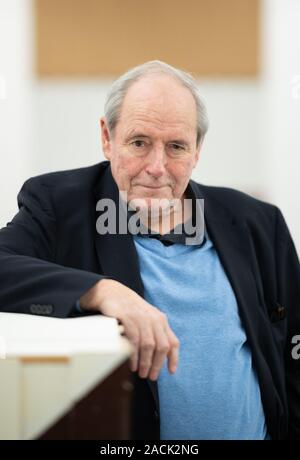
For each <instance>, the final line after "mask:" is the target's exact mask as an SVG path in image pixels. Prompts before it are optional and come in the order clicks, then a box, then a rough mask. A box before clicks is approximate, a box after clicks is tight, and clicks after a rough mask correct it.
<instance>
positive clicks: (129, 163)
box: [115, 156, 143, 182]
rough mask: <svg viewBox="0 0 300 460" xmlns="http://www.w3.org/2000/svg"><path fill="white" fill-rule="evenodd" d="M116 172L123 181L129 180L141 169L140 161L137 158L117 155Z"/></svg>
mask: <svg viewBox="0 0 300 460" xmlns="http://www.w3.org/2000/svg"><path fill="white" fill-rule="evenodd" d="M115 166H116V173H117V175H118V176H119V177H120V178H122V180H123V181H126V182H129V181H130V180H131V179H132V178H134V177H135V176H137V175H138V174H139V173H140V171H141V170H142V168H143V166H142V162H141V161H140V160H139V159H137V158H130V157H128V156H127V157H126V158H125V157H123V156H119V158H118V160H117V162H116V165H115Z"/></svg>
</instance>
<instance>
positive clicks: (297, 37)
mask: <svg viewBox="0 0 300 460" xmlns="http://www.w3.org/2000/svg"><path fill="white" fill-rule="evenodd" d="M262 2H263V18H262V45H263V46H262V68H263V73H262V77H261V78H258V79H248V80H247V79H232V80H228V79H226V80H222V79H212V80H207V79H206V80H200V81H199V85H200V88H201V92H202V94H203V97H204V99H205V101H206V104H207V108H208V113H209V118H210V130H209V132H208V135H207V138H206V141H205V143H204V146H203V150H202V156H201V159H200V162H199V165H198V168H197V170H196V171H195V172H194V174H193V177H194V178H195V179H196V180H198V181H199V182H203V183H205V184H215V185H226V186H230V187H234V188H238V189H240V190H243V191H245V192H248V193H251V194H253V195H255V196H257V197H259V198H262V199H265V200H267V201H270V202H273V203H275V204H277V205H279V206H280V207H281V209H282V211H283V213H284V215H285V217H286V219H287V222H288V224H289V227H290V229H291V231H292V234H293V237H294V239H295V241H296V244H297V246H298V248H299V247H300V213H299V205H298V199H297V195H299V189H298V182H299V166H300V165H299V152H300V136H298V129H297V128H298V124H299V120H300V116H299V115H300V49H299V46H300V28H299V27H298V25H299V23H300V11H299V8H300V1H299V0H262ZM32 22H33V20H32V2H31V0H0V56H1V60H0V76H2V77H4V79H5V80H6V82H7V95H6V98H3V97H2V99H1V78H0V130H1V134H0V155H1V158H0V161H1V169H0V191H1V194H0V207H1V212H0V225H1V226H2V225H4V224H5V223H6V222H7V221H8V220H9V219H10V217H11V216H12V215H13V214H14V213H15V211H16V209H17V208H16V195H17V192H18V190H19V188H20V186H21V185H22V183H23V181H24V180H25V179H26V178H27V177H29V176H33V175H36V174H40V173H44V172H48V171H54V170H59V169H69V168H75V167H80V166H85V165H89V164H93V163H96V162H98V161H101V160H102V159H103V155H102V152H101V147H100V138H99V118H100V116H101V115H102V113H103V103H104V98H105V94H106V92H107V89H108V88H109V85H110V81H104V80H43V81H39V80H37V79H33V76H32V68H33V62H32V54H33V46H32V45H33V42H32ZM298 77H299V79H298V80H297V78H298ZM293 78H294V79H295V82H294V83H292V80H293ZM2 80H3V78H2ZM297 85H298V86H297ZM2 90H3V88H2ZM2 93H3V91H2ZM2 96H3V95H2Z"/></svg>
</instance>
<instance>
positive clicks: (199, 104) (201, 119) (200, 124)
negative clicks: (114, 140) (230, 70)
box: [104, 61, 208, 146]
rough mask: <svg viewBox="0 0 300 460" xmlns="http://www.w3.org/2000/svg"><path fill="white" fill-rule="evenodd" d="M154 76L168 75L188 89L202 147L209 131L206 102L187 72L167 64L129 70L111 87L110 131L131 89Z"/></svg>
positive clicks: (152, 63)
mask: <svg viewBox="0 0 300 460" xmlns="http://www.w3.org/2000/svg"><path fill="white" fill-rule="evenodd" d="M152 74H166V75H169V76H171V77H173V78H174V79H176V80H177V81H179V83H181V84H182V85H183V86H184V87H186V88H187V89H188V90H189V91H190V92H191V94H192V96H193V97H194V100H195V103H196V110H197V128H196V129H197V146H199V145H200V143H201V142H202V140H203V139H204V136H205V134H206V132H207V130H208V118H207V112H206V107H205V104H204V102H203V101H202V99H201V97H200V94H199V90H198V87H197V83H196V81H195V79H194V78H193V77H192V75H190V74H189V73H187V72H184V71H183V70H180V69H176V68H175V67H172V66H171V65H169V64H167V63H166V62H162V61H149V62H145V63H144V64H141V65H139V66H137V67H134V68H132V69H129V70H128V71H127V72H125V73H124V74H123V75H121V76H120V77H119V78H118V79H117V80H115V81H114V83H113V84H112V86H111V89H110V91H109V93H108V95H107V98H106V102H105V106H104V115H105V118H106V121H107V125H108V129H109V131H110V132H111V133H112V134H113V132H114V129H115V127H116V125H117V123H118V121H119V116H120V112H121V107H122V103H123V100H124V97H125V95H126V92H127V90H128V89H129V87H130V86H131V85H132V84H133V83H135V82H136V81H137V80H139V79H140V78H142V77H145V76H148V75H152Z"/></svg>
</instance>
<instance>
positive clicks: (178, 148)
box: [170, 144, 184, 150]
mask: <svg viewBox="0 0 300 460" xmlns="http://www.w3.org/2000/svg"><path fill="white" fill-rule="evenodd" d="M170 147H171V148H172V149H173V150H184V147H183V145H180V144H170Z"/></svg>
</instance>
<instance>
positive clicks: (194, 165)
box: [193, 140, 203, 169]
mask: <svg viewBox="0 0 300 460" xmlns="http://www.w3.org/2000/svg"><path fill="white" fill-rule="evenodd" d="M202 143H203V140H202V141H201V142H200V144H199V145H198V147H197V150H196V155H195V158H194V164H193V169H194V168H196V166H197V164H198V161H199V157H200V150H201V148H202Z"/></svg>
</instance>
